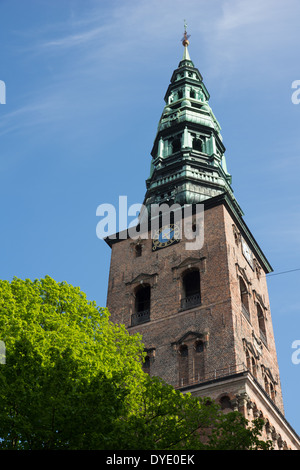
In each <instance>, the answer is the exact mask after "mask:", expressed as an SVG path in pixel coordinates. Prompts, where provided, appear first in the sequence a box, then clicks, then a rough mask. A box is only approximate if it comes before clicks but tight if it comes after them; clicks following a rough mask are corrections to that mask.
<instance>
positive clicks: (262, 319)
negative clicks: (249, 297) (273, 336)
mask: <svg viewBox="0 0 300 470" xmlns="http://www.w3.org/2000/svg"><path fill="white" fill-rule="evenodd" d="M257 319H258V327H259V334H260V338H261V340H262V341H263V342H264V343H265V344H266V342H267V333H266V324H265V317H264V314H263V311H262V308H261V306H260V305H259V304H257Z"/></svg>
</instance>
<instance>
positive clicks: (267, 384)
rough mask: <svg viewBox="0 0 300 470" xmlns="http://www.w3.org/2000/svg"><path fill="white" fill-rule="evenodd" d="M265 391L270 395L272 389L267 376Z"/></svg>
mask: <svg viewBox="0 0 300 470" xmlns="http://www.w3.org/2000/svg"><path fill="white" fill-rule="evenodd" d="M264 382H265V391H266V392H267V394H268V395H269V394H270V389H269V382H268V379H267V377H265V381H264Z"/></svg>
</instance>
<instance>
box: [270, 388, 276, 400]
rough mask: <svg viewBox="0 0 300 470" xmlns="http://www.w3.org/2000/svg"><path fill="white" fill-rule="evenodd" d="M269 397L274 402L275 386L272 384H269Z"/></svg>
mask: <svg viewBox="0 0 300 470" xmlns="http://www.w3.org/2000/svg"><path fill="white" fill-rule="evenodd" d="M270 397H271V398H272V400H273V401H274V402H275V388H274V387H273V384H270Z"/></svg>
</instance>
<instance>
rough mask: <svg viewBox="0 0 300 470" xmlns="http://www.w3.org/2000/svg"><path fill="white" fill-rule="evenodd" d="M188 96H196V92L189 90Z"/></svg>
mask: <svg viewBox="0 0 300 470" xmlns="http://www.w3.org/2000/svg"><path fill="white" fill-rule="evenodd" d="M190 98H194V99H195V98H196V92H195V90H190Z"/></svg>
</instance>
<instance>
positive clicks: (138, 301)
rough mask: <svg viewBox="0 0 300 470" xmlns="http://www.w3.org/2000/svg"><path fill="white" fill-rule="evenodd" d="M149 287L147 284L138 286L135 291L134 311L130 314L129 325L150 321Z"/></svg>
mask: <svg viewBox="0 0 300 470" xmlns="http://www.w3.org/2000/svg"><path fill="white" fill-rule="evenodd" d="M150 304H151V289H150V286H149V285H142V286H140V287H139V288H138V289H137V291H136V293H135V313H134V314H133V315H132V316H131V325H132V326H134V325H138V324H139V323H145V322H147V321H150Z"/></svg>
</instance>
